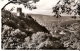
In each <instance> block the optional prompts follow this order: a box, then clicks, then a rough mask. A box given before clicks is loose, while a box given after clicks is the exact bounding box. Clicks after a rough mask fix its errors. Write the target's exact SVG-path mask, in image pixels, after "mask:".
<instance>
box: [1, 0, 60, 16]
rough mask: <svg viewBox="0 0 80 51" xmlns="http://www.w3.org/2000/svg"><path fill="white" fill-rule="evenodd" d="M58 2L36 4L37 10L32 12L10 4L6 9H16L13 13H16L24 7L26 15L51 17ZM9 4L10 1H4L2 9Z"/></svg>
mask: <svg viewBox="0 0 80 51" xmlns="http://www.w3.org/2000/svg"><path fill="white" fill-rule="evenodd" d="M58 1H59V0H40V1H39V2H37V3H36V4H35V5H36V6H37V9H34V10H32V11H31V10H28V9H27V8H24V6H23V5H15V4H9V5H8V6H6V9H7V10H10V9H11V8H12V7H15V10H14V11H13V12H16V8H17V7H22V10H23V12H24V13H33V14H45V15H51V14H52V7H53V6H55V5H56V3H57V2H58ZM7 2H8V0H4V1H2V2H1V4H0V7H3V6H4V5H5V4H6V3H7Z"/></svg>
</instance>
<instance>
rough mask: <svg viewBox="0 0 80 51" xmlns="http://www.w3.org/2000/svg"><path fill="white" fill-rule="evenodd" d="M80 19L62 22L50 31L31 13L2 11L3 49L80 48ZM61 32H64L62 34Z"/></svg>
mask: <svg viewBox="0 0 80 51" xmlns="http://www.w3.org/2000/svg"><path fill="white" fill-rule="evenodd" d="M79 28H80V20H76V21H70V23H67V22H66V23H61V24H59V25H58V26H57V27H55V26H54V27H53V29H54V30H53V32H52V33H50V31H49V30H47V29H46V28H45V27H43V26H41V25H39V24H38V23H37V22H36V21H35V20H34V19H33V18H32V17H31V16H30V15H27V16H26V17H25V16H24V17H20V16H16V15H13V14H12V13H11V12H9V11H6V10H4V11H2V34H1V39H2V41H1V43H2V45H1V47H2V49H20V50H22V49H28V50H31V49H35V50H36V49H37V50H38V49H80V43H79V42H80V37H79V36H80V29H79ZM61 32H63V33H62V34H61Z"/></svg>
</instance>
